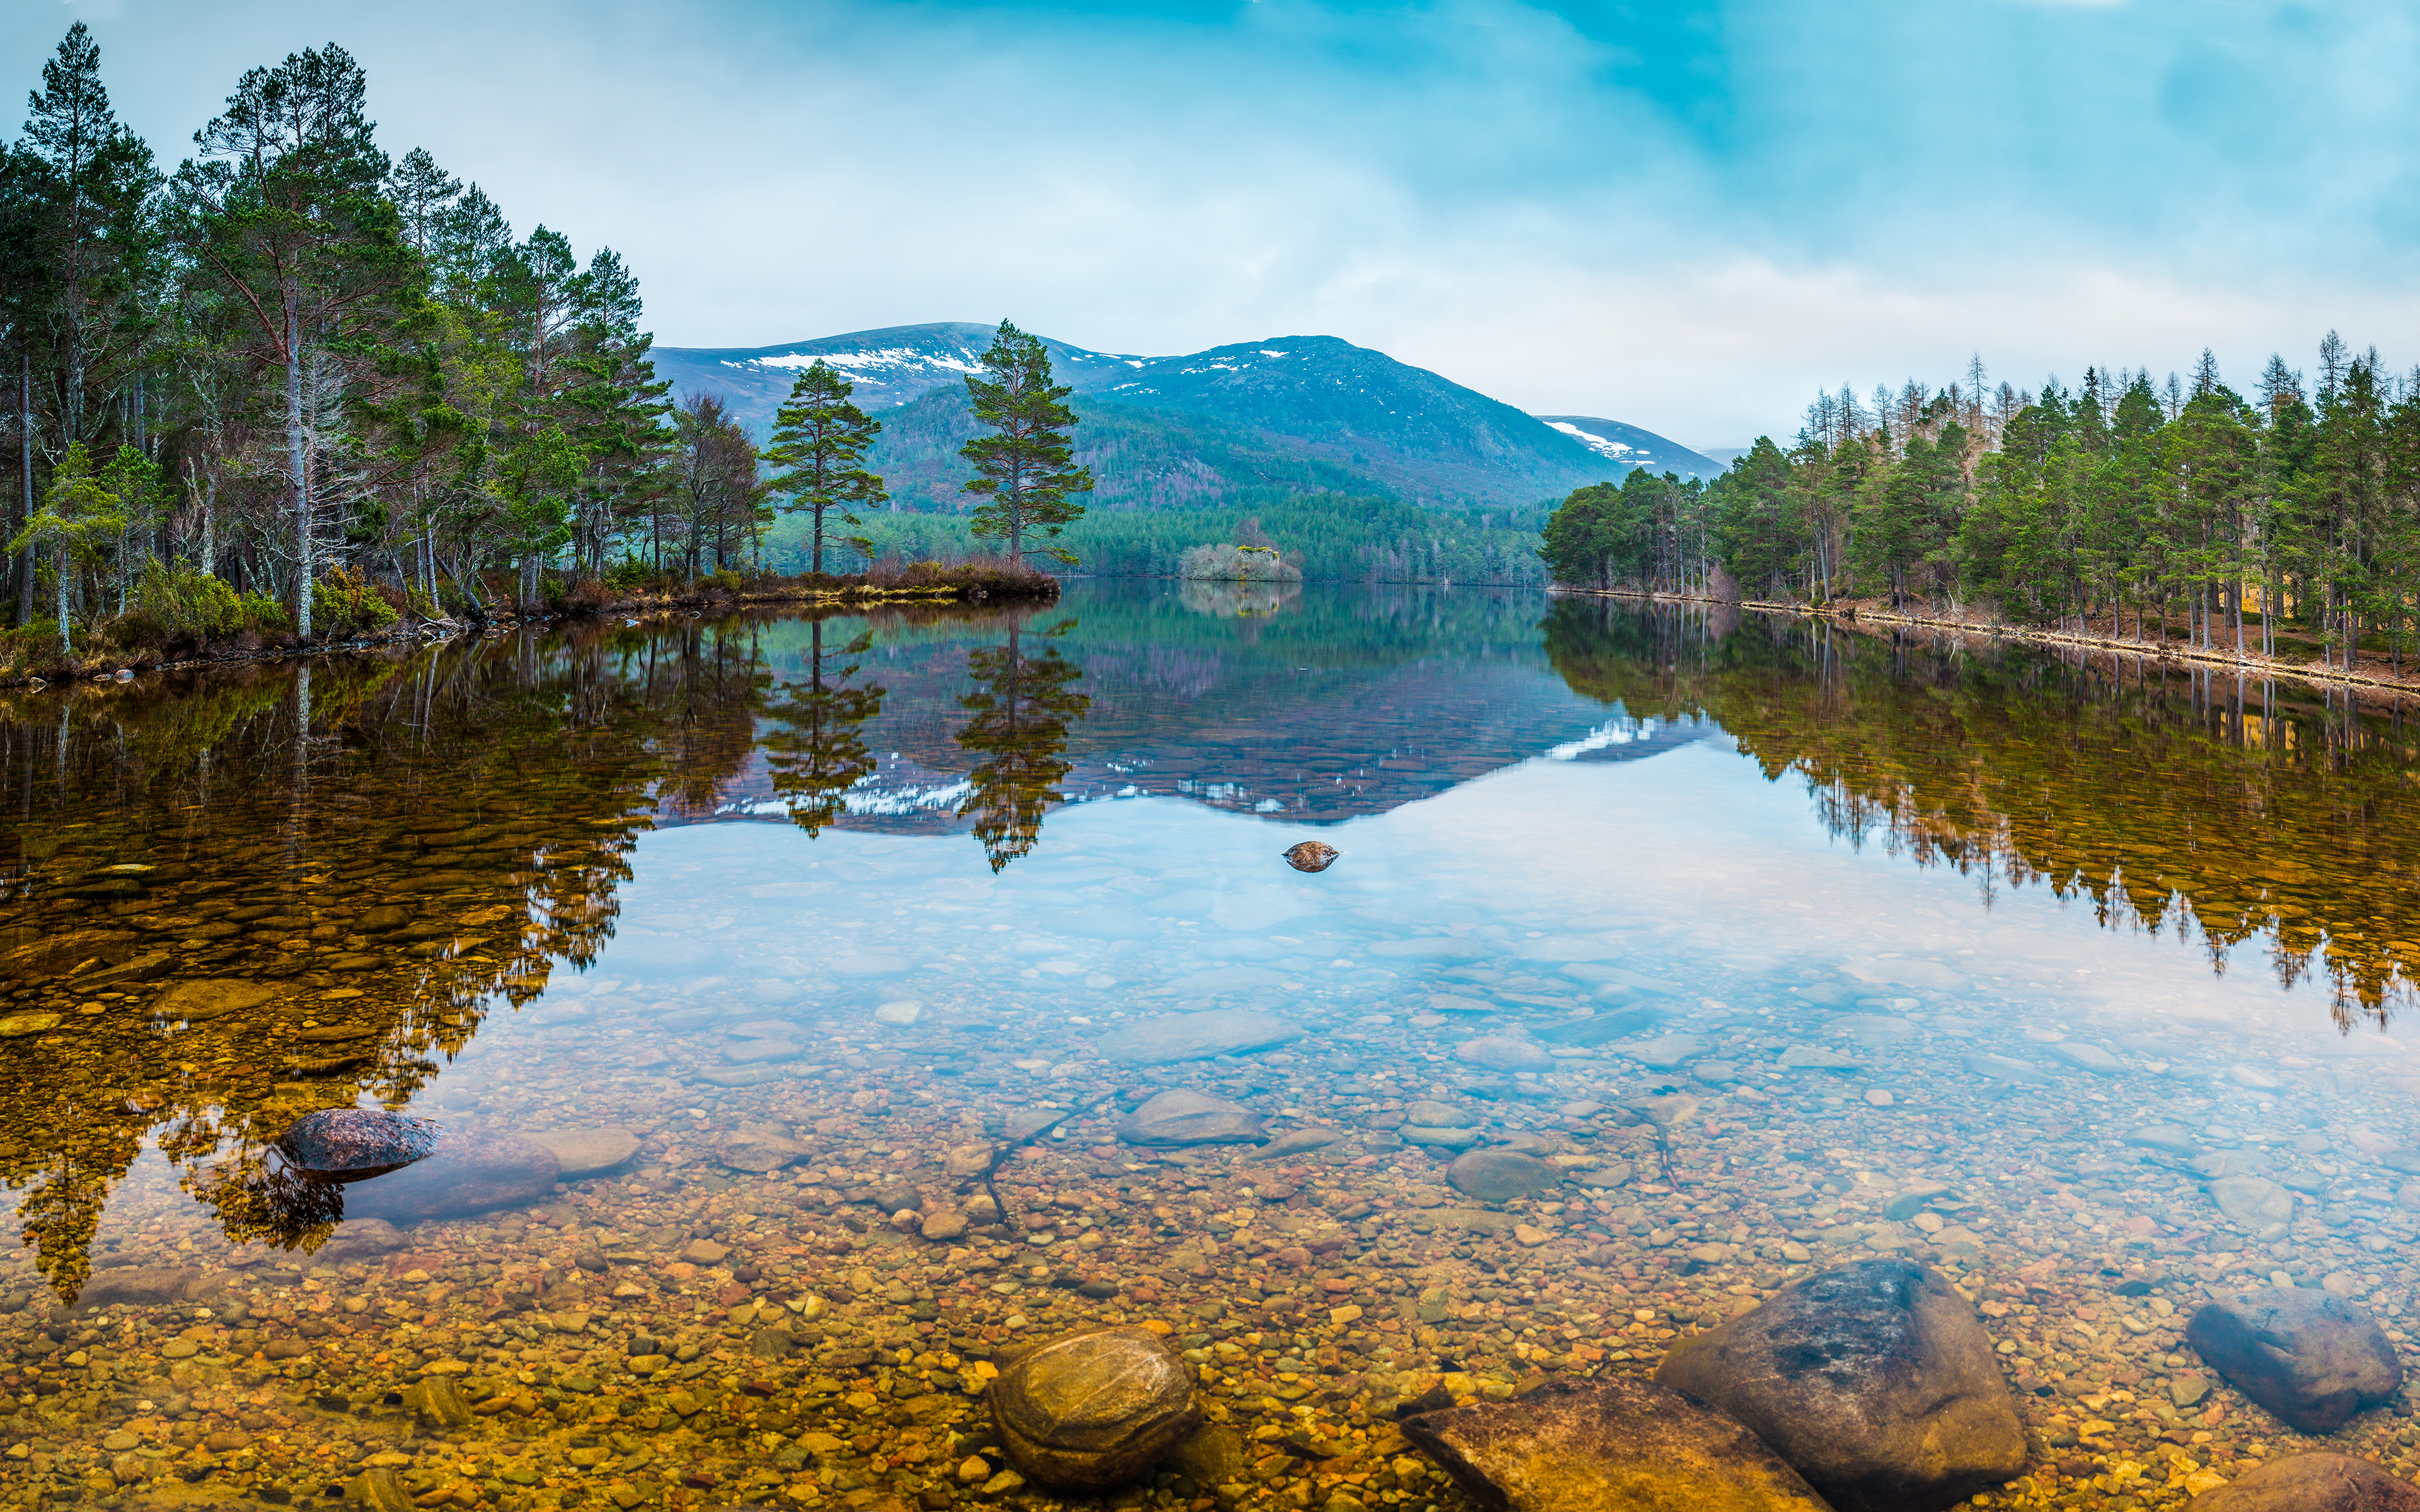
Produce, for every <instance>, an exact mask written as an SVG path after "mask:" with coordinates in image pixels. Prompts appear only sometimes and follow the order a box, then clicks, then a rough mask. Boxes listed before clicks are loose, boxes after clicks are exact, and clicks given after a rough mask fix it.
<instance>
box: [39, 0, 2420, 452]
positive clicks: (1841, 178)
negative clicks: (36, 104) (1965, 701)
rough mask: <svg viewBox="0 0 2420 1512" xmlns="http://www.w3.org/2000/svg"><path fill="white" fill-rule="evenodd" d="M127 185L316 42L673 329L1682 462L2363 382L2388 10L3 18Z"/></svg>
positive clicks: (1796, 7) (227, 8)
mask: <svg viewBox="0 0 2420 1512" xmlns="http://www.w3.org/2000/svg"><path fill="white" fill-rule="evenodd" d="M78 16H81V17H83V18H85V20H87V21H89V22H90V23H92V25H93V27H94V29H95V32H96V34H97V35H98V37H99V39H100V40H101V45H102V48H103V67H104V69H105V71H106V73H107V75H108V77H109V80H110V83H111V85H112V88H113V90H114V92H115V94H116V98H117V100H118V103H119V108H120V110H121V112H122V113H123V114H124V115H125V116H127V117H128V118H129V119H130V120H132V122H133V123H134V124H135V125H136V126H137V128H138V129H140V130H142V131H145V132H146V133H147V135H149V136H150V137H151V138H152V140H153V143H154V145H155V147H158V148H159V149H160V150H161V151H162V154H163V157H166V158H169V159H170V160H171V161H173V160H174V158H175V157H176V156H178V155H179V154H180V152H181V151H182V144H183V143H185V142H186V141H187V139H188V138H189V137H190V134H191V132H192V131H193V130H194V127H195V126H197V125H199V124H200V122H201V121H202V120H203V119H204V118H205V117H206V116H209V114H210V113H211V112H212V111H213V109H214V108H215V107H216V105H217V103H218V101H219V100H221V99H222V98H223V97H224V96H225V93H226V91H227V89H228V87H229V85H231V84H232V82H233V80H234V78H235V76H236V74H237V73H238V72H240V70H241V69H242V68H244V67H245V66H247V65H250V64H254V63H261V62H271V61H274V60H275V59H276V58H278V57H281V56H283V55H284V54H286V53H287V51H290V50H292V49H294V48H297V47H302V46H308V45H314V44H317V43H318V42H322V41H325V40H327V39H331V38H333V39H336V40H339V41H341V42H343V43H344V44H345V45H346V46H348V47H349V48H350V49H351V50H352V51H353V52H354V53H355V54H357V55H359V56H360V57H361V58H362V60H363V62H364V63H365V66H366V67H367V68H368V69H369V72H370V79H371V86H372V97H371V99H372V107H373V114H374V115H375V116H377V117H378V118H379V120H380V122H381V128H382V129H381V135H382V137H383V138H384V139H385V140H386V142H387V143H388V145H389V146H390V147H391V148H392V149H394V150H396V151H398V152H400V151H401V150H402V149H404V148H406V147H411V146H413V145H426V146H427V147H429V148H431V149H432V150H433V151H435V152H436V153H437V154H438V156H439V158H440V159H441V161H442V162H445V163H446V165H447V166H448V167H449V168H451V169H452V170H454V171H455V172H457V173H459V174H461V175H463V176H465V177H472V178H475V179H477V180H478V181H479V182H481V183H482V184H483V185H485V186H487V187H488V188H489V191H490V193H494V194H495V195H496V196H497V198H498V199H499V200H500V201H501V202H502V203H503V205H504V208H505V210H506V212H507V214H509V215H510V216H511V217H512V218H513V221H514V224H515V225H516V227H517V228H519V229H520V230H523V231H526V230H527V229H528V227H529V226H530V225H532V224H535V223H536V222H539V221H543V222H545V223H547V224H551V225H555V226H558V227H560V228H562V229H564V230H565V231H566V232H567V233H568V234H570V235H571V236H572V237H573V239H575V241H576V242H578V243H579V244H581V245H582V246H595V245H597V244H598V243H600V242H601V243H608V244H611V245H613V246H614V247H617V248H618V249H620V250H621V251H622V252H623V253H624V255H626V256H628V257H629V258H630V259H631V261H632V262H633V264H634V265H635V266H636V268H637V270H638V271H639V273H640V276H641V278H642V280H643V282H644V288H645V292H646V295H647V298H648V305H649V317H650V322H651V324H652V325H653V327H654V329H655V330H656V332H658V336H659V340H661V341H663V342H666V343H668V344H675V345H687V346H703V345H758V344H763V343H770V342H775V341H781V340H787V339H791V338H796V337H803V336H810V335H821V334H828V333H831V332H840V331H847V330H855V329H861V328H866V327H874V326H883V325H893V324H903V323H908V322H913V321H919V320H938V319H976V320H990V319H995V318H998V317H1000V316H1011V317H1013V318H1015V319H1016V320H1017V321H1018V322H1019V323H1020V324H1022V325H1025V326H1026V327H1028V328H1029V329H1032V330H1039V331H1044V332H1049V333H1051V334H1053V335H1056V336H1060V337H1062V338H1063V339H1065V340H1068V341H1073V342H1076V343H1078V344H1080V345H1084V346H1090V347H1104V348H1108V349H1111V350H1130V351H1150V352H1168V351H1182V350H1190V349H1193V348H1196V347H1206V346H1211V345H1215V344H1218V343H1222V342H1229V341H1243V340H1253V339H1258V338H1261V337H1264V336H1279V335H1292V334H1302V333H1312V332H1325V333H1331V334H1335V335H1340V336H1343V337H1345V338H1346V339H1348V340H1352V341H1357V342H1360V343H1362V344H1364V345H1367V346H1373V347H1380V348H1383V349H1385V350H1387V351H1388V352H1390V353H1392V354H1394V355H1395V356H1397V357H1400V358H1402V359H1404V361H1407V362H1413V363H1419V364H1420V365H1422V366H1427V367H1432V368H1435V369H1436V370H1437V371H1439V372H1442V373H1444V374H1446V375H1447V376H1448V377H1450V378H1455V379H1457V380H1458V381H1461V382H1465V383H1468V384H1470V385H1472V386H1473V387H1476V388H1480V389H1481V390H1484V391H1486V392H1488V393H1493V394H1496V395H1497V396H1498V397H1501V398H1504V399H1507V400H1509V401H1511V402H1512V403H1514V404H1518V405H1521V406H1523V407H1525V408H1528V409H1533V410H1540V411H1545V412H1564V411H1570V412H1581V413H1590V414H1600V415H1606V416H1609V417H1611V418H1615V419H1620V420H1626V421H1629V422H1632V423H1634V424H1642V425H1645V426H1647V427H1649V428H1650V429H1653V430H1657V431H1660V432H1663V433H1665V434H1667V435H1669V436H1672V437H1674V438H1675V439H1677V440H1682V441H1683V442H1685V443H1688V444H1693V445H1699V446H1718V445H1730V444H1741V443H1744V442H1745V440H1749V439H1750V438H1752V437H1753V436H1754V435H1755V434H1757V433H1758V432H1760V431H1774V432H1776V433H1781V432H1786V431H1787V430H1789V429H1791V428H1792V427H1793V426H1794V424H1795V423H1796V421H1795V417H1796V415H1797V413H1798V411H1799V409H1801V408H1802V407H1803V405H1804V404H1805V402H1806V401H1807V398H1809V397H1811V394H1812V391H1813V389H1814V388H1815V387H1816V386H1817V385H1819V384H1823V385H1836V384H1838V383H1839V382H1841V381H1844V380H1845V381H1853V382H1854V383H1855V384H1856V385H1857V386H1858V388H1859V389H1860V390H1861V391H1863V390H1867V389H1870V387H1871V386H1872V385H1873V384H1874V383H1875V382H1876V381H1878V380H1887V381H1890V382H1892V383H1894V384H1896V383H1897V382H1898V381H1899V380H1900V379H1901V378H1906V377H1909V376H1915V377H1917V378H1924V379H1926V380H1928V381H1931V382H1935V383H1938V382H1941V381H1944V380H1946V379H1947V378H1950V377H1952V376H1954V375H1956V374H1957V373H1958V372H1959V371H1961V370H1962V368H1963V366H1964V364H1965V361H1966V357H1967V354H1968V353H1969V352H1970V351H1979V352H1980V353H1981V354H1982V356H1983V358H1984V360H1985V362H1986V363H1987V364H1988V365H1989V366H1990V367H1991V369H1992V372H1993V377H1994V378H2009V379H2010V380H2012V381H2016V382H2020V383H2023V384H2025V385H2028V386H2031V385H2033V384H2037V383H2039V382H2040V378H2041V377H2042V376H2043V374H2044V373H2046V372H2054V371H2055V372H2057V373H2059V374H2060V375H2062V376H2063V377H2066V378H2070V379H2072V378H2074V377H2075V376H2076V375H2077V374H2079V373H2080V372H2081V371H2082V370H2083V368H2084V367H2085V366H2086V364H2087V363H2108V364H2117V365H2149V366H2150V367H2152V368H2153V369H2154V370H2155V371H2158V372H2165V371H2166V370H2168V369H2170V368H2175V369H2180V370H2184V369H2187V368H2189V365H2190V363H2191V362H2192V360H2193V358H2194V356H2195V354H2196V353H2197V352H2198V351H2199V350H2200V348H2201V347H2203V346H2205V345H2208V346H2210V347H2213V348H2214V349H2215V350H2216V352H2217V354H2218V357H2219V360H2220V364H2221V368H2222V371H2223V372H2225V373H2226V374H2227V375H2228V376H2230V377H2232V378H2240V379H2242V380H2244V381H2246V382H2248V381H2249V379H2250V378H2251V376H2252V375H2253V373H2254V372H2255V371H2256V370H2257V366H2258V364H2259V363H2261V362H2262V361H2263V360H2265V359H2266V357H2267V356H2268V354H2269V353H2270V352H2271V351H2272V350H2282V351H2284V352H2285V353H2286V354H2287V356H2288V361H2290V362H2293V363H2296V364H2298V365H2303V366H2308V364H2309V362H2310V353H2311V350H2312V348H2313V347H2315V346H2316V344H2317V342H2318V340H2319V336H2320V335H2321V334H2322V333H2323V332H2325V331H2327V330H2328V329H2330V328H2332V327H2333V328H2336V329H2340V330H2341V331H2342V332H2344V334H2345V335H2346V337H2347V338H2348V339H2350V340H2351V341H2352V342H2354V343H2355V344H2356V346H2363V345H2368V344H2371V343H2376V344H2378V345H2379V346H2380V347H2382V348H2383V349H2384V352H2385V355H2386V356H2387V357H2388V359H2389V360H2390V361H2391V362H2395V363H2398V364H2406V363H2411V362H2412V360H2414V359H2415V358H2420V347H2415V344H2412V343H2410V342H2407V341H2405V340H2404V337H2403V333H2404V332H2405V331H2406V330H2408V329H2409V327H2410V325H2411V323H2412V316H2414V314H2415V310H2416V309H2420V299H2415V295H2414V276H2413V275H2414V266H2413V264H2414V255H2413V251H2412V248H2413V245H2414V238H2415V233H2420V152H2416V151H2415V147H2420V143H2415V141H2414V137H2415V135H2420V112H2414V111H2413V110H2412V109H2411V106H2410V102H2411V100H2413V99H2414V98H2415V97H2420V88H2415V85H2420V21H2415V16H2420V11H2415V10H2414V9H2413V8H2411V7H2409V6H2399V5H2392V4H2384V3H2376V0H2351V3H2345V4H2335V5H2330V6H2326V7H2319V6H2305V5H2279V4H2273V3H2239V0H2125V3H2104V4H2088V3H2074V0H2063V3H2053V0H1934V3H1931V4H1910V3H1899V4H1874V3H1871V0H1840V3H1836V4H1833V5H1829V6H1808V5H1805V4H1803V3H1798V4H1781V3H1777V0H1757V3H1742V4H1704V3H1686V0H1684V3H1680V4H1672V5H1652V4H1602V5H1516V4H1506V3H1480V4H1459V3H1445V4H1429V5H1400V4H1398V5H1379V4H1368V5H1363V4H1329V5H1311V4H1302V3H1296V0H1242V3H1207V0H1204V3H1200V4H1140V3H1117V0H1100V3H1094V4H1063V5H1027V4H1009V3H994V4H983V3H971V4H970V3H938V4H884V5H868V4H805V3H785V4H771V3H764V0H690V3H686V4H683V5H679V6H666V5H662V4H650V5H637V4H625V3H618V0H582V3H580V4H577V5H574V4H569V3H558V0H519V3H512V4H497V3H495V0H485V3H482V4H476V5H473V4H466V3H462V0H423V3H419V4H415V5H412V6H409V7H403V6H394V5H386V4H382V5H378V6H369V5H355V4H348V3H334V4H315V5H309V6H304V5H300V4H284V3H270V0H218V3H214V4H212V5H210V6H208V7H196V6H193V5H191V4H190V3H181V4H179V3H168V0H92V3H70V4H67V5H55V4H52V5H45V4H38V3H26V4H22V5H19V6H15V7H11V8H8V15H7V16H6V17H5V18H0V45H5V47H6V49H7V55H8V59H9V69H10V73H11V76H12V78H13V79H14V80H16V81H21V83H19V85H18V86H19V87H23V86H24V85H30V84H31V83H33V82H34V79H35V76H36V74H37V71H38V69H39V64H40V62H41V60H42V58H43V57H44V56H45V55H47V54H48V53H49V51H50V49H51V48H52V47H53V46H54V45H55V43H56V41H57V39H58V36H59V34H60V33H61V32H62V31H63V30H64V29H65V27H66V25H67V23H69V22H70V20H72V19H74V18H75V17H78Z"/></svg>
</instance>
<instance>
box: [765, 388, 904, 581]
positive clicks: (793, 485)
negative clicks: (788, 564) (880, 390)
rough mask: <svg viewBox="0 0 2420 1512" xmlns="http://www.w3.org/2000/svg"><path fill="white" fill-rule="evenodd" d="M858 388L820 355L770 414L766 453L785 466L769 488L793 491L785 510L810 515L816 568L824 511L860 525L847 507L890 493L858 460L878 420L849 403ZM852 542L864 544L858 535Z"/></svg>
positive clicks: (821, 559)
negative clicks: (785, 398)
mask: <svg viewBox="0 0 2420 1512" xmlns="http://www.w3.org/2000/svg"><path fill="white" fill-rule="evenodd" d="M856 388H857V385H856V384H854V383H851V382H850V381H849V380H848V379H846V378H843V377H841V375H840V374H839V373H838V372H837V371H835V370H834V369H832V368H830V367H828V366H826V365H825V364H824V362H823V360H822V359H821V358H817V359H816V360H815V361H814V363H812V364H810V365H809V366H808V368H807V370H806V371H805V372H803V373H801V374H799V379H798V381H797V382H796V383H793V384H792V385H790V397H789V399H788V400H787V401H786V402H785V403H783V406H782V408H781V409H779V410H778V411H776V412H775V414H774V416H773V444H772V445H771V446H770V447H768V448H767V449H766V452H765V460H766V461H768V462H770V463H772V464H773V465H774V466H775V467H777V468H780V469H782V470H783V471H779V472H777V473H775V474H774V475H773V477H772V478H771V480H770V482H771V485H772V488H773V491H774V492H776V493H782V494H787V495H789V497H790V502H789V503H787V504H785V505H783V513H785V514H793V513H797V512H798V511H800V510H804V511H807V512H808V514H809V517H810V518H811V520H812V522H813V523H812V524H811V526H810V527H809V539H810V540H811V541H812V542H813V548H812V549H813V556H812V558H811V560H812V563H813V570H814V572H815V573H816V574H818V575H820V574H821V573H822V572H823V570H824V518H825V516H826V515H827V514H828V513H830V512H831V511H834V510H837V511H839V513H840V521H841V523H842V524H845V525H862V524H863V523H864V521H863V520H861V519H859V518H858V517H857V516H856V515H855V514H854V513H852V511H853V510H854V509H855V508H856V507H857V506H858V505H861V504H878V503H880V502H882V501H884V500H886V499H888V498H890V497H891V496H890V495H889V494H887V493H885V492H883V490H882V480H881V478H879V477H877V476H876V475H875V474H874V473H872V472H869V471H866V470H865V468H864V466H863V463H864V460H865V452H866V448H867V447H869V446H871V445H873V444H874V438H875V437H876V435H877V434H878V433H879V432H880V431H881V429H882V422H880V421H878V420H875V419H872V418H870V417H869V416H867V414H866V412H865V411H864V410H862V409H859V408H858V407H857V406H855V405H853V404H851V403H849V395H850V394H851V393H854V392H856ZM850 544H851V545H852V546H857V547H858V548H859V549H860V550H861V551H862V550H865V548H864V546H863V545H861V543H860V542H859V541H857V540H854V539H853V540H851V542H850ZM867 554H869V555H870V554H871V553H870V552H868V553H867Z"/></svg>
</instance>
